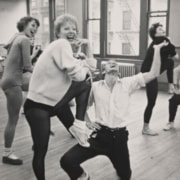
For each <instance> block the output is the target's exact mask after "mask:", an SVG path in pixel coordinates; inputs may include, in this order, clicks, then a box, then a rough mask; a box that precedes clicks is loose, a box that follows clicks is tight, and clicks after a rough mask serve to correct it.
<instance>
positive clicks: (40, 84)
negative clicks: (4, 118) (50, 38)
mask: <svg viewBox="0 0 180 180" xmlns="http://www.w3.org/2000/svg"><path fill="white" fill-rule="evenodd" d="M55 33H56V37H57V40H55V41H54V42H52V43H51V44H50V45H49V46H48V47H47V48H46V49H45V50H44V51H43V53H42V54H41V56H40V57H39V59H38V62H37V63H36V66H35V68H34V70H33V74H32V77H31V81H30V85H29V92H28V95H27V100H26V102H25V105H24V112H25V116H26V118H27V121H28V123H29V125H30V128H31V135H32V139H33V147H34V157H33V170H34V173H35V175H36V178H37V179H38V180H45V172H44V169H45V165H44V161H45V155H46V152H47V149H48V142H49V134H50V118H51V117H52V116H54V115H56V116H58V117H59V114H60V112H61V111H62V110H63V108H64V107H67V106H68V102H69V101H70V100H71V99H73V98H75V99H76V106H77V108H76V115H75V116H76V117H75V121H74V124H73V125H72V124H71V123H69V126H70V127H69V130H70V132H71V133H72V134H73V135H74V136H75V138H76V139H77V140H78V142H79V144H80V145H82V146H88V143H87V141H86V140H87V137H86V133H85V127H86V126H85V122H84V115H85V112H86V106H87V101H88V97H89V92H90V89H91V83H90V82H89V81H88V80H87V79H89V76H90V74H91V72H92V71H94V70H95V68H96V60H95V59H94V58H93V55H92V53H90V51H89V53H88V57H87V58H86V59H85V60H83V61H80V60H77V59H76V58H74V57H73V51H72V48H71V43H72V42H74V41H75V42H76V44H77V46H80V45H82V44H83V41H82V42H81V40H78V39H77V38H76V37H77V33H78V27H77V21H76V18H75V17H74V16H72V15H67V14H66V15H62V16H60V17H58V18H57V20H56V22H55ZM88 47H89V45H88ZM89 50H90V49H89ZM67 121H68V115H67ZM71 125H72V126H71Z"/></svg>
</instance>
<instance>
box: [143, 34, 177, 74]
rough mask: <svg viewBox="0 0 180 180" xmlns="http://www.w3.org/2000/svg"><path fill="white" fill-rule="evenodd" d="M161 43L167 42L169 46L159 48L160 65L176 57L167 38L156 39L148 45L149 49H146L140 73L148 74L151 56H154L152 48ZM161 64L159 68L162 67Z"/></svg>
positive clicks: (173, 47)
mask: <svg viewBox="0 0 180 180" xmlns="http://www.w3.org/2000/svg"><path fill="white" fill-rule="evenodd" d="M163 41H167V42H169V44H168V45H167V46H165V47H162V48H161V51H160V54H161V63H162V64H163V63H165V61H166V60H167V59H168V58H170V57H173V56H175V55H176V51H175V46H174V45H173V44H172V43H171V42H170V40H169V39H168V38H167V37H164V36H162V37H156V38H155V39H154V40H153V41H152V42H151V44H150V46H149V48H148V49H147V52H146V56H145V59H144V61H143V63H142V66H141V72H148V71H150V69H151V65H152V61H153V56H154V48H153V46H154V45H155V44H160V43H162V42H163ZM162 64H161V66H162Z"/></svg>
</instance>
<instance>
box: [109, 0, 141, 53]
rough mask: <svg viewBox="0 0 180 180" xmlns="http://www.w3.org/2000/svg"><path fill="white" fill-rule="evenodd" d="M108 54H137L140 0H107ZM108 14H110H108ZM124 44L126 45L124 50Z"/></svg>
mask: <svg viewBox="0 0 180 180" xmlns="http://www.w3.org/2000/svg"><path fill="white" fill-rule="evenodd" d="M107 12H108V17H107V19H108V23H107V26H108V25H110V27H107V29H108V30H107V41H108V43H107V44H108V45H109V44H111V47H107V49H108V50H110V51H108V52H107V54H108V55H122V56H123V55H129V56H138V55H139V33H140V29H139V27H140V0H108V1H107ZM109 15H110V16H109ZM124 45H126V47H128V53H127V51H124ZM126 49H127V48H126Z"/></svg>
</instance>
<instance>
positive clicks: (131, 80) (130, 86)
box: [123, 73, 145, 93]
mask: <svg viewBox="0 0 180 180" xmlns="http://www.w3.org/2000/svg"><path fill="white" fill-rule="evenodd" d="M123 82H124V86H125V89H127V90H128V91H129V93H133V92H134V91H135V90H137V89H139V88H141V87H144V86H145V81H144V78H143V75H142V73H138V74H137V75H134V76H131V77H126V78H123Z"/></svg>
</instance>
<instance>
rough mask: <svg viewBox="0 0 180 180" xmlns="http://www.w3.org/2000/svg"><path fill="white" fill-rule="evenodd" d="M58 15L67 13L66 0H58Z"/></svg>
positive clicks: (56, 6)
mask: <svg viewBox="0 0 180 180" xmlns="http://www.w3.org/2000/svg"><path fill="white" fill-rule="evenodd" d="M55 2H56V5H55V8H56V17H57V16H60V15H62V14H64V13H65V0H56V1H55Z"/></svg>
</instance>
